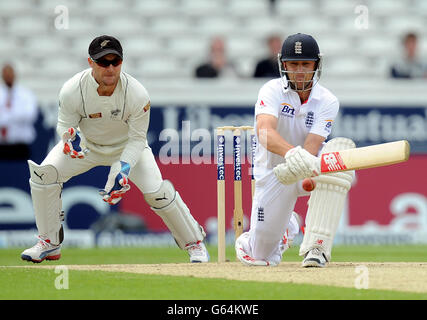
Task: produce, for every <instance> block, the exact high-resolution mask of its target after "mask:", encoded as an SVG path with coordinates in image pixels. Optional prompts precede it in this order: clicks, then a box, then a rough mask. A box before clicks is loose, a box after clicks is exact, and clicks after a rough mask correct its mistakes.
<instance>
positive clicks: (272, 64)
mask: <svg viewBox="0 0 427 320" xmlns="http://www.w3.org/2000/svg"><path fill="white" fill-rule="evenodd" d="M267 45H268V49H269V51H270V54H269V56H268V57H266V58H265V59H262V60H260V61H258V63H257V65H256V67H255V72H254V78H279V77H280V73H279V65H278V63H277V54H278V53H279V52H280V49H281V48H282V40H281V38H280V37H279V36H278V35H272V36H270V37H268V39H267Z"/></svg>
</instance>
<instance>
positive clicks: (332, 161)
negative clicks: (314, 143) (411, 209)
mask: <svg viewBox="0 0 427 320" xmlns="http://www.w3.org/2000/svg"><path fill="white" fill-rule="evenodd" d="M409 152H410V146H409V142H408V141H407V140H400V141H394V142H388V143H382V144H375V145H372V146H368V147H361V148H354V149H346V150H342V151H337V152H328V153H324V154H322V155H321V158H320V171H321V172H322V173H328V172H335V171H348V170H360V169H368V168H375V167H381V166H388V165H391V164H395V163H400V162H404V161H407V160H408V159H409Z"/></svg>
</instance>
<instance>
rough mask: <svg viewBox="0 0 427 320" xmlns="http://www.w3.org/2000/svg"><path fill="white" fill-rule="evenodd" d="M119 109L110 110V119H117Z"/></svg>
mask: <svg viewBox="0 0 427 320" xmlns="http://www.w3.org/2000/svg"><path fill="white" fill-rule="evenodd" d="M120 112H121V110H120V109H115V110H111V119H112V120H114V119H117V118H118V117H119V115H120Z"/></svg>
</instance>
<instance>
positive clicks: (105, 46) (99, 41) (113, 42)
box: [88, 35, 123, 60]
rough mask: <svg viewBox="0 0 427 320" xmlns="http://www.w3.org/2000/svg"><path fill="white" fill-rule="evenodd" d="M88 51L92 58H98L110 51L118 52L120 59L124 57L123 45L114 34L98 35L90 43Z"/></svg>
mask: <svg viewBox="0 0 427 320" xmlns="http://www.w3.org/2000/svg"><path fill="white" fill-rule="evenodd" d="M88 52H89V56H90V57H91V58H92V60H97V59H99V58H102V57H103V56H106V55H107V54H110V53H113V54H116V55H118V56H119V57H120V59H123V49H122V45H121V44H120V41H119V40H117V39H116V38H114V37H112V36H107V35H103V36H99V37H96V38H95V39H93V40H92V42H91V43H90V45H89V50H88Z"/></svg>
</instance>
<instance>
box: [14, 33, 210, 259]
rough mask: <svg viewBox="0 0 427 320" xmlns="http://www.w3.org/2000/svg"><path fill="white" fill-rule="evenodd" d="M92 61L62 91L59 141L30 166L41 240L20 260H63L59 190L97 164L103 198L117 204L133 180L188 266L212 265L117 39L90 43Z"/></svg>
mask: <svg viewBox="0 0 427 320" xmlns="http://www.w3.org/2000/svg"><path fill="white" fill-rule="evenodd" d="M89 56H90V57H89V58H88V62H89V65H90V67H91V68H89V69H86V70H84V71H82V72H80V73H78V74H76V75H75V76H74V77H72V78H71V79H70V80H68V81H67V82H66V83H65V84H64V86H63V87H62V89H61V92H60V94H59V101H60V103H59V104H60V106H59V113H58V125H57V133H58V135H59V136H60V137H62V141H60V142H59V143H58V144H57V145H56V146H55V147H54V148H53V149H52V150H51V151H50V152H49V154H48V155H47V157H46V158H45V159H44V161H43V162H42V163H41V164H40V165H38V164H36V163H34V162H33V161H31V160H29V161H28V164H29V169H30V174H31V178H30V187H31V195H32V200H33V208H34V214H35V219H36V225H37V229H38V233H39V234H38V238H39V241H38V242H37V244H36V245H34V246H33V247H32V248H29V249H27V250H25V251H24V252H23V253H22V254H21V258H22V259H24V260H28V261H33V262H41V261H43V260H45V259H46V260H57V259H59V258H60V256H61V253H60V246H61V243H62V241H63V239H64V232H63V228H62V225H61V222H62V221H63V219H64V213H63V212H62V202H61V190H62V185H63V184H64V183H66V182H67V181H68V180H69V179H71V178H72V177H74V176H77V175H80V174H82V173H84V172H87V171H88V170H90V169H92V168H94V167H96V166H109V167H110V172H109V174H108V177H107V179H106V183H105V186H104V188H103V189H102V190H100V195H101V196H102V198H100V201H101V199H102V200H104V201H105V202H107V203H108V204H110V205H114V204H116V203H118V202H119V201H120V200H121V199H122V197H123V196H125V194H126V192H127V191H128V190H129V189H130V185H129V181H132V182H133V183H134V184H135V185H136V187H137V188H138V189H139V190H140V191H141V192H142V193H143V194H144V198H145V200H146V202H147V203H148V204H149V205H150V207H151V208H152V209H153V211H154V212H155V213H157V214H158V215H159V216H160V218H161V219H162V220H163V221H164V223H165V224H166V226H167V227H168V228H169V229H170V231H171V233H172V235H173V237H174V238H175V240H176V242H177V244H178V246H179V247H180V248H181V249H184V250H186V251H187V252H188V254H189V256H190V262H208V261H209V254H208V252H207V250H206V247H205V245H204V243H203V242H202V241H203V239H204V238H205V232H204V231H203V228H202V227H201V226H200V225H199V224H198V223H197V221H196V220H195V219H194V218H193V216H192V215H191V213H190V210H189V209H188V207H187V206H186V205H185V203H184V201H183V200H182V199H181V196H180V195H179V193H178V192H177V191H176V190H175V188H174V186H173V185H172V183H171V182H170V181H168V180H163V178H162V175H161V172H160V170H159V168H158V166H157V163H156V161H155V158H154V155H153V153H152V151H151V148H150V147H149V146H148V144H147V139H146V137H147V130H148V125H149V119H150V99H149V97H148V93H147V91H146V90H145V88H144V87H143V86H142V85H141V84H140V83H139V82H138V81H137V80H136V79H134V78H133V77H131V76H130V75H129V74H127V73H124V72H122V71H121V63H122V60H123V51H122V48H121V45H120V42H119V41H118V40H117V39H115V38H113V37H110V36H100V37H97V38H95V39H94V40H93V41H92V43H91V44H90V46H89Z"/></svg>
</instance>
